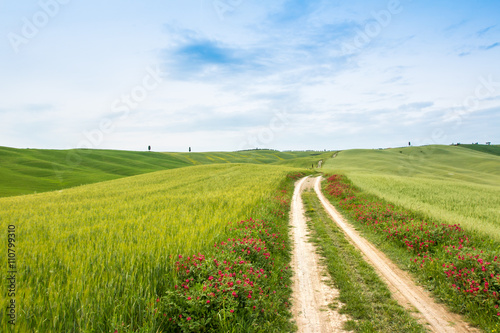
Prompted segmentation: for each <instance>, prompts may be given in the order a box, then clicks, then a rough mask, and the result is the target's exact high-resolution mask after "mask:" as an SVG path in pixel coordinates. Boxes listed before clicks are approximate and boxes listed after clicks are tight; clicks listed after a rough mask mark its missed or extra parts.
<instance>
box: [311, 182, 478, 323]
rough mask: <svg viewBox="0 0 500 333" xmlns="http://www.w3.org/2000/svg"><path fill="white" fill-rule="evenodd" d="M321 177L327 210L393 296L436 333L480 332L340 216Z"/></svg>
mask: <svg viewBox="0 0 500 333" xmlns="http://www.w3.org/2000/svg"><path fill="white" fill-rule="evenodd" d="M320 184H321V177H317V178H316V180H315V184H314V189H315V191H316V194H317V195H318V197H319V199H320V201H321V203H322V205H323V207H324V208H325V210H326V211H327V212H328V214H329V215H330V216H331V217H332V219H333V220H334V221H335V222H336V223H337V225H338V226H339V227H340V228H341V229H342V230H343V231H344V233H345V234H346V237H348V239H350V241H351V242H352V243H353V244H354V245H355V246H356V247H357V248H358V249H359V250H360V251H361V252H362V253H363V255H364V257H365V258H366V260H367V261H368V262H369V263H370V264H371V265H373V267H375V269H376V271H377V273H378V274H379V275H380V276H381V277H382V279H383V280H384V281H385V282H386V283H387V285H388V287H389V289H390V290H391V292H392V294H393V297H394V298H395V299H396V300H397V301H398V302H399V303H400V304H401V305H402V306H403V307H405V308H407V309H410V310H414V309H417V310H418V312H419V313H416V317H417V318H418V319H424V320H425V321H426V322H427V323H428V324H429V329H431V330H432V331H433V332H479V330H477V329H474V328H471V327H470V326H469V325H468V324H467V323H466V322H464V321H463V319H462V318H461V316H459V315H458V314H454V313H451V312H450V311H448V310H447V309H446V307H445V306H444V305H442V304H438V303H436V302H435V301H434V299H432V298H431V296H430V295H429V292H427V291H426V290H424V289H423V288H422V287H420V286H417V285H416V284H415V282H413V279H412V278H411V277H410V276H409V274H408V273H407V272H405V271H403V270H401V269H400V268H398V267H397V266H396V265H395V264H394V263H393V262H392V261H391V260H390V259H389V258H387V257H386V256H385V254H384V253H382V252H381V251H379V250H378V249H377V248H376V247H375V246H373V244H371V243H370V242H369V241H367V240H366V239H364V238H363V237H361V236H360V235H359V233H358V232H357V231H356V230H355V229H354V228H353V227H352V226H351V225H350V224H348V223H346V222H345V220H344V219H343V218H342V216H341V215H340V214H339V212H338V211H337V210H336V209H335V207H333V205H332V204H331V203H330V202H329V201H328V200H327V199H326V198H325V196H324V195H323V193H322V192H321V187H320Z"/></svg>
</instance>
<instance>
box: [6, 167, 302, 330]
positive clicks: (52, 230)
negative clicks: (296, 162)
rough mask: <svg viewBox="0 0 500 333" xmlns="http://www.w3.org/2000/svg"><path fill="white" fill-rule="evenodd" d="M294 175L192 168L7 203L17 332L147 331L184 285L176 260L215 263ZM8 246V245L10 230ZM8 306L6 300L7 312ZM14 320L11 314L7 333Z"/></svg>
mask: <svg viewBox="0 0 500 333" xmlns="http://www.w3.org/2000/svg"><path fill="white" fill-rule="evenodd" d="M294 170H296V169H292V168H287V167H280V166H266V165H262V166H258V165H250V164H227V165H220V164H218V165H211V166H193V167H187V168H181V169H175V170H167V171H159V172H155V173H149V174H145V175H139V176H133V177H127V178H123V179H118V180H113V181H107V182H102V183H98V184H92V185H86V186H80V187H76V188H71V189H66V190H62V191H54V192H50V193H41V194H33V195H25V196H16V197H10V198H2V199H0V220H1V221H2V230H7V225H15V228H16V230H17V233H16V239H17V242H16V249H17V258H18V261H19V267H18V276H17V279H18V281H20V282H19V283H18V291H17V295H18V296H17V303H18V304H19V308H18V311H17V313H18V318H17V322H18V325H17V326H16V327H17V329H18V330H19V332H23V331H36V330H37V329H38V330H39V331H40V332H42V331H44V332H48V331H52V332H59V331H61V332H62V331H64V332H70V331H81V332H84V331H92V332H94V331H100V332H103V331H105V329H106V330H107V329H109V328H110V327H111V324H112V323H118V322H125V323H127V324H128V325H131V326H130V327H140V326H141V325H144V323H143V322H144V320H145V319H144V313H145V312H144V309H145V305H146V304H147V302H148V301H150V300H152V299H155V298H156V297H158V296H160V295H162V294H163V293H164V292H165V290H166V289H168V288H172V284H173V283H174V281H175V269H174V268H175V267H174V262H175V260H176V258H175V257H172V256H176V255H178V254H179V253H183V254H195V253H199V252H202V253H204V254H207V255H209V254H210V249H211V248H213V247H212V245H213V243H214V241H216V240H220V239H224V237H225V235H226V234H227V233H228V227H229V224H228V223H229V222H238V221H240V220H244V219H248V218H252V217H253V218H256V219H258V218H262V217H263V216H262V214H264V213H263V212H261V211H256V209H257V208H259V207H262V206H263V205H264V204H266V203H267V202H269V200H270V198H271V197H272V196H273V195H275V194H274V193H276V192H277V191H278V189H279V186H280V184H281V183H283V181H284V179H285V178H286V175H287V174H288V173H290V172H292V171H294ZM0 242H2V243H3V244H6V242H7V235H6V233H5V232H3V233H2V235H1V237H0ZM207 251H208V252H207ZM0 279H2V281H5V279H6V272H5V270H1V271H0ZM21 282H22V283H21ZM7 301H8V300H7V297H6V294H2V298H1V301H0V304H2V309H5V308H6V302H7ZM2 312H3V310H2ZM6 318H7V317H6V316H5V314H4V313H2V326H1V327H2V330H4V329H5V328H6V321H7V319H6Z"/></svg>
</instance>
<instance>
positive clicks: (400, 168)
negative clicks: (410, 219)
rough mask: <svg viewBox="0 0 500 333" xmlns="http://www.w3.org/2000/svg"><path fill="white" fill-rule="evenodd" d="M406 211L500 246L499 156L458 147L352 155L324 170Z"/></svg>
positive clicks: (333, 161)
mask: <svg viewBox="0 0 500 333" xmlns="http://www.w3.org/2000/svg"><path fill="white" fill-rule="evenodd" d="M324 169H325V170H326V171H329V172H332V173H342V174H345V175H347V176H348V177H349V179H350V180H351V181H352V182H353V183H354V185H356V186H357V187H359V188H360V189H361V190H363V191H365V192H367V193H371V194H374V195H376V196H378V197H380V198H383V199H385V200H387V201H389V202H392V203H395V204H397V205H400V206H402V207H404V208H406V209H410V210H413V211H418V212H421V213H423V214H425V215H426V216H429V217H431V218H435V219H438V220H440V221H442V222H445V223H449V224H457V223H458V224H460V225H462V227H464V228H465V229H466V230H470V231H475V232H478V233H479V234H480V235H482V236H483V237H488V238H493V239H494V240H495V241H500V210H499V209H498V207H500V157H499V156H495V155H492V154H487V153H483V152H479V151H474V150H471V149H467V148H463V147H460V146H458V147H456V146H425V147H410V148H394V149H386V150H348V151H342V152H340V153H339V154H338V156H337V157H335V158H333V159H329V160H328V161H327V162H326V165H325V167H324Z"/></svg>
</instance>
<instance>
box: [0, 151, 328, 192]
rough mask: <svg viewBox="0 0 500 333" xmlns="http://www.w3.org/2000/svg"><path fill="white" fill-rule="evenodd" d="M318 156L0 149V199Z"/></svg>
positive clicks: (306, 153)
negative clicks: (199, 167) (155, 174)
mask: <svg viewBox="0 0 500 333" xmlns="http://www.w3.org/2000/svg"><path fill="white" fill-rule="evenodd" d="M316 154H318V153H317V152H314V151H297V152H295V151H294V152H280V151H275V150H265V149H259V150H247V151H238V152H213V153H212V152H211V153H159V152H154V151H142V152H141V151H123V150H101V149H70V150H48V149H16V148H8V147H0V197H7V196H15V195H24V194H33V193H41V192H48V191H53V190H61V189H65V188H70V187H74V186H79V185H86V184H92V183H97V182H102V181H107V180H113V179H118V178H123V177H128V176H134V175H139V174H144V173H149V172H154V171H160V170H166V169H175V168H182V167H187V166H193V165H205V164H220V163H255V164H270V163H274V162H278V161H287V160H290V159H295V158H303V157H307V156H314V155H316Z"/></svg>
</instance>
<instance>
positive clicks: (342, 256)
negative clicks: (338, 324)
mask: <svg viewBox="0 0 500 333" xmlns="http://www.w3.org/2000/svg"><path fill="white" fill-rule="evenodd" d="M302 198H303V200H304V205H305V210H306V214H307V216H308V218H309V222H308V224H309V226H310V227H311V229H312V239H313V241H314V242H315V243H316V244H317V245H318V247H319V250H320V254H321V255H322V256H323V257H324V258H325V263H326V265H327V269H328V272H329V274H330V276H331V278H332V281H333V283H334V285H335V287H336V288H337V289H338V290H339V301H340V302H342V303H343V306H342V307H341V308H340V310H339V309H337V310H339V311H340V313H345V314H347V315H348V316H349V317H350V318H352V319H351V320H349V321H348V322H347V323H346V324H345V327H344V328H345V329H347V330H353V331H355V332H403V331H405V332H425V331H426V330H425V329H424V327H422V325H420V324H419V323H418V322H417V321H416V320H415V319H414V318H413V317H412V316H411V315H410V314H409V313H408V312H407V311H406V310H405V309H403V308H402V307H401V306H400V305H399V304H398V303H397V302H396V301H395V300H394V299H393V298H392V297H391V293H390V291H389V289H388V288H387V286H386V285H385V283H384V282H383V281H382V280H381V279H380V277H379V276H378V275H377V273H376V272H375V270H374V268H373V267H372V266H370V265H369V264H368V263H367V262H366V261H365V260H364V259H363V257H362V256H361V254H360V253H359V251H358V250H357V249H356V248H355V247H354V246H353V245H352V244H350V243H349V241H348V240H347V239H346V238H345V235H344V233H343V232H342V230H341V229H340V228H339V227H338V226H337V225H336V224H335V222H333V221H332V220H331V218H330V217H329V216H328V215H327V213H326V212H325V210H324V209H323V207H322V205H321V203H320V202H319V200H318V198H317V197H316V194H315V193H313V192H311V191H309V192H304V194H303V195H302Z"/></svg>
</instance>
